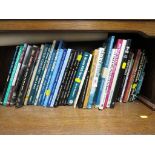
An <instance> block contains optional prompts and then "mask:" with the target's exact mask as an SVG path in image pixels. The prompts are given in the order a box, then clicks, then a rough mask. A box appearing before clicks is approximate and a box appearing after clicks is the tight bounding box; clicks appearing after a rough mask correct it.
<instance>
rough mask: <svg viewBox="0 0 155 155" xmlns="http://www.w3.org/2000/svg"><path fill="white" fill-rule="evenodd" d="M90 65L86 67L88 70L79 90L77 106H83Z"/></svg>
mask: <svg viewBox="0 0 155 155" xmlns="http://www.w3.org/2000/svg"><path fill="white" fill-rule="evenodd" d="M90 66H91V65H90ZM90 66H89V69H88V72H87V75H86V78H85V81H84V84H83V87H82V90H81V93H80V96H79V99H78V102H77V107H78V108H83V104H84V99H85V97H86V91H87V87H88V82H89V77H90V68H91V67H90Z"/></svg>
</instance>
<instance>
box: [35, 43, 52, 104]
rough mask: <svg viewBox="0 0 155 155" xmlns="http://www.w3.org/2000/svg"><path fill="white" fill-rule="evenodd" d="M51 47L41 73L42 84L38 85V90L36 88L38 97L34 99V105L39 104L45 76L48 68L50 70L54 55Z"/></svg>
mask: <svg viewBox="0 0 155 155" xmlns="http://www.w3.org/2000/svg"><path fill="white" fill-rule="evenodd" d="M51 47H52V46H51V45H50V44H49V46H48V48H47V54H46V57H45V60H44V64H43V67H42V72H41V73H40V82H39V83H38V89H37V88H36V90H37V94H36V96H35V98H34V105H37V103H38V99H39V95H40V92H41V88H42V86H43V82H44V80H45V75H46V72H47V68H48V65H49V61H50V57H51V55H52V50H51Z"/></svg>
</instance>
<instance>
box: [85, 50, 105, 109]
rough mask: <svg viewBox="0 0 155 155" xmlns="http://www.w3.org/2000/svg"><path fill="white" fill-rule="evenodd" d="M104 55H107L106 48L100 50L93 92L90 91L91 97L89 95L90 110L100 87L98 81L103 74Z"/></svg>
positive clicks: (93, 81)
mask: <svg viewBox="0 0 155 155" xmlns="http://www.w3.org/2000/svg"><path fill="white" fill-rule="evenodd" d="M104 54H105V48H99V57H98V61H97V64H96V70H95V74H94V77H93V79H92V87H91V90H90V95H89V98H88V103H87V108H88V109H89V108H92V104H93V100H94V96H95V92H96V88H97V85H98V79H99V76H100V73H101V68H102V62H103V59H104Z"/></svg>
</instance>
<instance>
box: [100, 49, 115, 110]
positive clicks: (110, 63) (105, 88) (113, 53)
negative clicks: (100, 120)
mask: <svg viewBox="0 0 155 155" xmlns="http://www.w3.org/2000/svg"><path fill="white" fill-rule="evenodd" d="M116 51H117V49H112V53H111V57H110V62H109V68H108V70H107V74H106V75H107V78H105V84H104V87H103V91H102V95H101V99H100V105H99V109H101V110H102V109H103V107H104V106H103V103H104V101H105V98H106V94H107V93H106V92H107V89H108V86H109V82H110V71H111V68H112V67H113V64H114V61H115V55H116Z"/></svg>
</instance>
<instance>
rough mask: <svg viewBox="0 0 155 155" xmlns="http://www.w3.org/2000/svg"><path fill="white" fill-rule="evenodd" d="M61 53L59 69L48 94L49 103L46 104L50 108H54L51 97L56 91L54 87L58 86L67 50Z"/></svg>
mask: <svg viewBox="0 0 155 155" xmlns="http://www.w3.org/2000/svg"><path fill="white" fill-rule="evenodd" d="M62 53H63V54H62V57H61V60H60V64H59V68H58V70H57V73H56V77H55V80H54V83H53V86H52V90H51V94H50V97H49V101H48V104H47V106H50V107H53V106H54V100H53V96H54V94H55V91H57V90H56V87H57V84H58V80H60V79H59V77H60V74H61V71H62V67H63V64H64V61H65V57H66V54H67V50H66V49H64V50H62ZM60 82H61V81H60Z"/></svg>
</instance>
